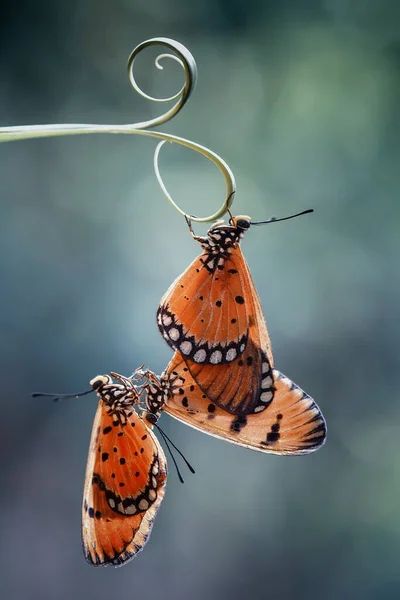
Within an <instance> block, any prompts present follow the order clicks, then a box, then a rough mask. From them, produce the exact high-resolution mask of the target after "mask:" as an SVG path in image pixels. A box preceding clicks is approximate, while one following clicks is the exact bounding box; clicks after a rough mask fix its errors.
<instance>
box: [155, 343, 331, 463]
mask: <svg viewBox="0 0 400 600" xmlns="http://www.w3.org/2000/svg"><path fill="white" fill-rule="evenodd" d="M185 368H186V367H185V363H184V361H182V360H179V358H178V357H177V356H176V355H175V357H174V359H173V360H172V361H171V363H170V365H169V366H168V368H167V369H166V371H165V372H164V373H163V375H162V376H161V380H160V382H161V387H163V388H164V389H168V390H169V394H168V395H165V394H164V397H165V398H166V400H165V403H164V406H163V409H164V411H165V412H166V413H168V414H169V415H171V416H172V417H174V418H176V419H178V420H179V421H182V422H183V423H186V425H189V426H191V427H194V428H195V429H198V430H200V431H202V432H204V433H208V434H209V435H212V436H214V437H218V438H221V439H224V440H226V441H228V442H231V443H234V444H238V445H239V446H244V447H246V448H250V449H252V450H258V451H260V452H268V453H273V454H293V455H295V454H307V453H309V452H313V451H315V450H317V449H318V448H319V447H320V446H321V445H322V444H323V443H324V441H325V438H326V423H325V419H324V417H323V415H322V413H321V411H320V409H319V408H318V406H317V405H316V403H315V402H314V400H313V399H312V398H311V397H310V396H309V395H308V394H306V393H305V392H303V390H301V389H300V388H299V387H298V386H296V385H295V384H294V383H293V382H292V381H290V379H288V378H287V377H285V376H284V375H282V373H280V372H279V371H277V370H276V369H274V371H273V376H274V383H275V388H276V390H275V395H274V398H273V400H272V402H271V403H270V404H269V406H268V407H267V408H266V410H264V411H263V412H262V413H261V414H259V415H258V414H250V415H242V416H234V415H232V414H230V413H228V412H226V411H225V410H223V409H221V408H220V407H218V406H216V405H215V404H214V403H213V402H210V401H209V399H208V398H207V397H205V395H204V394H202V391H201V390H200V388H199V387H198V386H197V385H196V383H195V381H194V379H193V378H192V377H191V375H190V372H189V371H188V370H185ZM155 391H156V390H155V388H154V387H153V389H152V393H153V395H154V392H155ZM158 393H159V394H160V392H159V391H158ZM161 393H163V392H161ZM151 399H152V394H150V401H151Z"/></svg>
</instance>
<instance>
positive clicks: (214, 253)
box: [194, 217, 250, 272]
mask: <svg viewBox="0 0 400 600" xmlns="http://www.w3.org/2000/svg"><path fill="white" fill-rule="evenodd" d="M249 226H250V218H249V217H235V218H234V219H233V220H232V224H231V225H224V224H223V223H222V224H221V223H217V225H214V226H213V227H211V228H210V229H209V230H208V232H207V235H206V236H194V239H195V240H197V241H198V242H199V243H200V244H201V246H202V248H203V250H204V252H205V254H206V257H205V258H202V259H201V262H202V263H203V264H204V266H205V268H206V269H208V270H209V271H211V272H214V271H215V270H217V269H219V270H222V269H223V268H224V263H225V260H227V259H228V257H229V255H230V254H231V252H232V251H233V250H235V249H236V248H237V246H238V244H239V243H240V240H241V239H242V237H243V234H244V231H246V230H247V229H248V228H249Z"/></svg>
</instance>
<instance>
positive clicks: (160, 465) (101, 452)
mask: <svg viewBox="0 0 400 600" xmlns="http://www.w3.org/2000/svg"><path fill="white" fill-rule="evenodd" d="M107 408H108V407H107V406H106V404H105V403H104V402H103V400H100V402H99V406H98V409H97V413H96V417H95V420H94V423H93V429H92V436H91V441H90V448H89V456H88V462H87V467H86V478H85V487H84V495H83V506H82V541H83V550H84V554H85V557H86V559H87V561H88V562H89V563H91V564H92V565H96V566H97V565H114V566H119V565H122V564H124V563H125V562H126V561H128V560H130V559H131V558H133V557H134V556H135V554H136V553H137V552H139V551H140V550H141V549H142V548H143V546H144V544H145V543H146V541H147V539H148V537H149V535H150V532H151V528H152V525H153V521H154V518H155V516H156V513H157V511H158V509H159V507H160V504H161V501H162V499H163V497H164V493H165V486H166V475H167V463H166V459H165V455H164V452H163V450H162V448H161V446H160V444H159V442H158V440H157V438H156V436H155V435H154V433H153V431H152V430H151V429H150V426H147V425H146V423H145V422H144V420H143V419H141V418H140V417H139V415H138V414H137V413H136V411H135V410H134V409H133V408H132V409H131V410H130V411H128V412H127V413H126V414H125V417H126V418H116V417H115V415H114V416H113V415H112V414H111V415H110V411H109V410H107Z"/></svg>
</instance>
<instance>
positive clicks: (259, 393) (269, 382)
mask: <svg viewBox="0 0 400 600" xmlns="http://www.w3.org/2000/svg"><path fill="white" fill-rule="evenodd" d="M175 362H177V363H178V364H179V363H181V362H182V358H181V356H180V355H179V353H176V354H175V356H174V358H173V359H172V361H171V368H172V369H173V368H174V366H173V365H174V363H175ZM185 362H186V367H187V368H188V371H189V372H190V375H191V376H192V378H193V379H194V383H195V384H197V385H198V386H199V387H200V389H201V390H202V392H203V393H204V394H205V395H206V396H207V398H208V399H209V400H211V402H214V404H216V405H217V406H219V407H220V408H223V409H224V410H226V411H227V412H229V413H231V414H235V415H243V414H250V413H258V412H261V411H263V410H265V408H266V407H267V406H268V405H269V403H270V402H271V400H272V398H273V397H274V392H275V386H274V380H273V370H272V368H271V366H270V363H269V361H268V358H267V356H266V355H265V353H264V352H263V351H262V350H261V349H260V348H257V347H256V346H255V345H254V343H253V341H252V340H251V339H249V341H248V342H247V346H246V349H245V350H244V352H243V353H242V354H241V355H240V356H239V357H238V358H237V359H236V360H234V361H233V362H231V363H228V364H223V365H218V366H214V365H205V364H197V363H195V362H193V361H190V360H186V361H185Z"/></svg>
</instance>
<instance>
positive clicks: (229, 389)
mask: <svg viewBox="0 0 400 600" xmlns="http://www.w3.org/2000/svg"><path fill="white" fill-rule="evenodd" d="M250 222H251V221H250V218H249V217H236V218H234V219H231V224H229V225H225V224H222V223H220V222H218V223H217V224H216V225H214V226H213V227H212V228H211V229H210V230H209V231H208V233H207V236H206V237H200V236H195V235H194V234H193V233H192V235H193V237H194V239H195V240H196V241H198V242H199V243H200V244H201V246H202V248H203V254H201V255H200V256H199V257H198V258H196V259H195V260H194V261H193V262H192V264H191V265H190V266H189V267H188V268H187V269H186V271H185V272H184V273H183V274H182V275H180V276H179V277H178V278H177V279H176V280H175V281H174V283H173V284H172V285H171V286H170V288H169V290H168V291H167V292H166V294H165V295H164V297H163V298H162V300H161V302H160V305H159V308H158V313H157V323H158V327H159V329H160V332H161V334H162V335H163V337H164V339H165V340H166V341H167V343H168V344H169V345H170V346H171V347H172V348H173V349H174V350H177V351H179V352H180V353H181V355H182V357H183V358H184V360H185V362H186V364H187V367H188V369H189V370H190V372H191V374H192V376H193V378H194V379H195V381H196V383H197V384H198V385H199V386H200V388H201V389H202V390H203V392H204V393H205V394H206V395H207V397H208V398H209V399H210V400H211V401H212V402H213V403H215V404H216V405H218V406H220V407H221V408H223V409H224V410H226V411H228V412H231V413H232V414H238V415H244V414H251V413H253V412H261V411H262V410H264V409H265V408H266V407H267V406H268V404H269V403H270V402H271V400H272V398H273V395H274V383H273V371H272V369H273V357H272V351H271V343H270V340H269V336H268V332H267V328H266V324H265V320H264V316H263V313H262V309H261V304H260V301H259V298H258V295H257V292H256V289H255V286H254V283H253V280H252V277H251V274H250V271H249V268H248V266H247V264H246V261H245V259H244V257H243V254H242V251H241V248H240V245H239V242H240V240H241V239H242V237H243V235H244V232H245V231H246V230H247V229H248V228H249V227H250ZM216 365H218V367H219V368H218V370H217V371H216V370H215V369H214V368H213V367H215V366H216ZM217 373H218V376H217Z"/></svg>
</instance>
